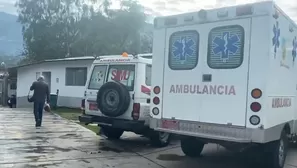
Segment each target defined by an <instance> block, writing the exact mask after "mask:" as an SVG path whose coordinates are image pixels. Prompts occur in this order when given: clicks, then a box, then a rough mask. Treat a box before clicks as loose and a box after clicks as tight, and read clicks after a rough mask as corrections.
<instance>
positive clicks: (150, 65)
mask: <svg viewBox="0 0 297 168" xmlns="http://www.w3.org/2000/svg"><path fill="white" fill-rule="evenodd" d="M148 67H151V78H150V84H148V83H147V80H146V79H147V68H148ZM152 67H153V66H152V64H145V84H146V86H152Z"/></svg>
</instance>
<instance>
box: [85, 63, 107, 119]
mask: <svg viewBox="0 0 297 168" xmlns="http://www.w3.org/2000/svg"><path fill="white" fill-rule="evenodd" d="M107 68H108V67H107V65H94V66H93V68H92V72H91V74H90V76H89V80H88V83H87V85H86V86H87V89H86V93H85V94H86V99H85V106H86V107H85V108H86V113H87V114H88V115H99V114H101V113H100V112H99V111H98V107H97V102H96V99H97V93H98V90H99V89H100V87H101V86H102V85H103V84H104V83H105V79H106V77H105V76H106V73H107Z"/></svg>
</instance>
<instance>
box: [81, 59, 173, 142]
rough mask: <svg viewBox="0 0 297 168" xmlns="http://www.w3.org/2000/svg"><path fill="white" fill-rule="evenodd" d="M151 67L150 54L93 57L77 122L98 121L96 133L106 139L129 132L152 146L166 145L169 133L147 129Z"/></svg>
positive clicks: (93, 122) (90, 122)
mask: <svg viewBox="0 0 297 168" xmlns="http://www.w3.org/2000/svg"><path fill="white" fill-rule="evenodd" d="M151 67H152V54H139V55H128V54H127V53H123V54H122V55H107V56H99V57H96V59H95V60H94V62H93V64H92V66H91V69H90V72H89V74H88V79H87V82H86V88H85V95H84V101H83V103H82V110H83V114H82V115H81V116H79V121H80V122H81V123H85V124H86V125H88V124H98V126H100V128H101V129H100V133H102V134H103V135H104V136H105V137H107V138H109V139H113V140H114V139H119V138H120V137H121V136H122V134H123V133H124V132H125V131H129V132H134V133H136V134H140V135H144V136H146V137H148V138H150V140H151V142H152V145H154V146H156V147H165V146H167V145H168V144H169V143H170V138H171V136H170V134H169V133H166V132H159V131H154V130H152V129H150V128H149V119H150V115H149V111H150V85H151ZM102 134H101V135H102Z"/></svg>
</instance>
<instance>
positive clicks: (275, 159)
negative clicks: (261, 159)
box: [265, 130, 289, 168]
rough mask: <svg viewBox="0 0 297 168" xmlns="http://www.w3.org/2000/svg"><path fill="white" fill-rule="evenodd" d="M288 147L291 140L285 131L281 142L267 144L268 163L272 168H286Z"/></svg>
mask: <svg viewBox="0 0 297 168" xmlns="http://www.w3.org/2000/svg"><path fill="white" fill-rule="evenodd" d="M288 145H289V140H288V135H287V133H286V132H285V130H283V131H282V133H281V137H280V139H279V140H277V141H275V142H270V143H268V144H266V146H265V152H266V156H267V158H266V163H267V164H268V165H269V167H270V168H283V167H284V165H285V161H286V157H287V152H288Z"/></svg>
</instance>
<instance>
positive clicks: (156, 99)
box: [152, 86, 161, 115]
mask: <svg viewBox="0 0 297 168" xmlns="http://www.w3.org/2000/svg"><path fill="white" fill-rule="evenodd" d="M153 92H154V94H156V95H157V96H155V97H154V98H153V104H154V105H159V104H160V98H159V97H158V94H160V92H161V88H160V87H159V86H155V87H154V89H153ZM152 113H153V114H154V115H158V114H159V113H160V111H159V108H158V107H154V108H153V110H152Z"/></svg>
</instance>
